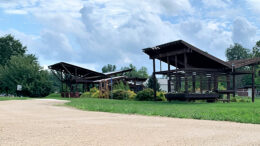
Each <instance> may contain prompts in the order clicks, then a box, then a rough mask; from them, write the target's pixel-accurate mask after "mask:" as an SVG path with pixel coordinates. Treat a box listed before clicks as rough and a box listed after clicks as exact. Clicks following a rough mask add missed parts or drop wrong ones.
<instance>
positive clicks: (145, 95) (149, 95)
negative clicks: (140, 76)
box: [136, 88, 155, 101]
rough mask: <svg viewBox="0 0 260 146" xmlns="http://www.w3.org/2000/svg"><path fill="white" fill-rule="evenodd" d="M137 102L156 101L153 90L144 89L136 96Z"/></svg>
mask: <svg viewBox="0 0 260 146" xmlns="http://www.w3.org/2000/svg"><path fill="white" fill-rule="evenodd" d="M136 100H140V101H144V100H146V101H153V100H155V99H154V97H153V90H152V89H150V88H147V89H144V90H143V91H139V92H138V93H137V95H136Z"/></svg>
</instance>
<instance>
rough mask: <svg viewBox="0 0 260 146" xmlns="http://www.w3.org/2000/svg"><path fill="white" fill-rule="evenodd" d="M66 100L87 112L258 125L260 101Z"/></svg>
mask: <svg viewBox="0 0 260 146" xmlns="http://www.w3.org/2000/svg"><path fill="white" fill-rule="evenodd" d="M47 98H55V99H64V98H60V97H59V96H57V95H50V96H49V97H47ZM66 99H68V100H70V101H71V102H69V103H66V105H67V106H72V107H75V108H78V109H81V110H88V111H102V112H112V113H124V114H140V115H149V116H164V117H177V118H189V119H204V120H217V121H234V122H241V123H255V124H260V99H256V102H255V103H251V102H231V103H222V102H217V103H206V102H179V101H174V102H152V101H129V100H108V99H97V98H77V99H73V98H66Z"/></svg>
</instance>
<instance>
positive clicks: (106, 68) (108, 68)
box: [102, 64, 116, 73]
mask: <svg viewBox="0 0 260 146" xmlns="http://www.w3.org/2000/svg"><path fill="white" fill-rule="evenodd" d="M115 70H116V66H115V65H111V64H108V65H106V66H103V67H102V72H103V73H107V72H113V71H115Z"/></svg>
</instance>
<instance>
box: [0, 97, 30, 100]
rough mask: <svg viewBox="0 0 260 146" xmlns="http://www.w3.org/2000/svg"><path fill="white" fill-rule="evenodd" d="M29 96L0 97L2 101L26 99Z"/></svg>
mask: <svg viewBox="0 0 260 146" xmlns="http://www.w3.org/2000/svg"><path fill="white" fill-rule="evenodd" d="M26 99H28V97H0V101H4V100H26Z"/></svg>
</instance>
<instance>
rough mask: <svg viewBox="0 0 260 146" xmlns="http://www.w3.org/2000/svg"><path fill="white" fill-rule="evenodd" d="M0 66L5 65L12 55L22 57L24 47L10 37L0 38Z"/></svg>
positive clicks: (24, 50)
mask: <svg viewBox="0 0 260 146" xmlns="http://www.w3.org/2000/svg"><path fill="white" fill-rule="evenodd" d="M0 52H1V53H0V65H5V64H6V63H7V62H8V60H10V58H11V56H13V55H24V53H25V52H26V47H25V46H23V45H22V43H21V42H20V41H19V40H16V39H15V38H14V37H13V36H12V35H10V34H9V35H6V36H4V37H0Z"/></svg>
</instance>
